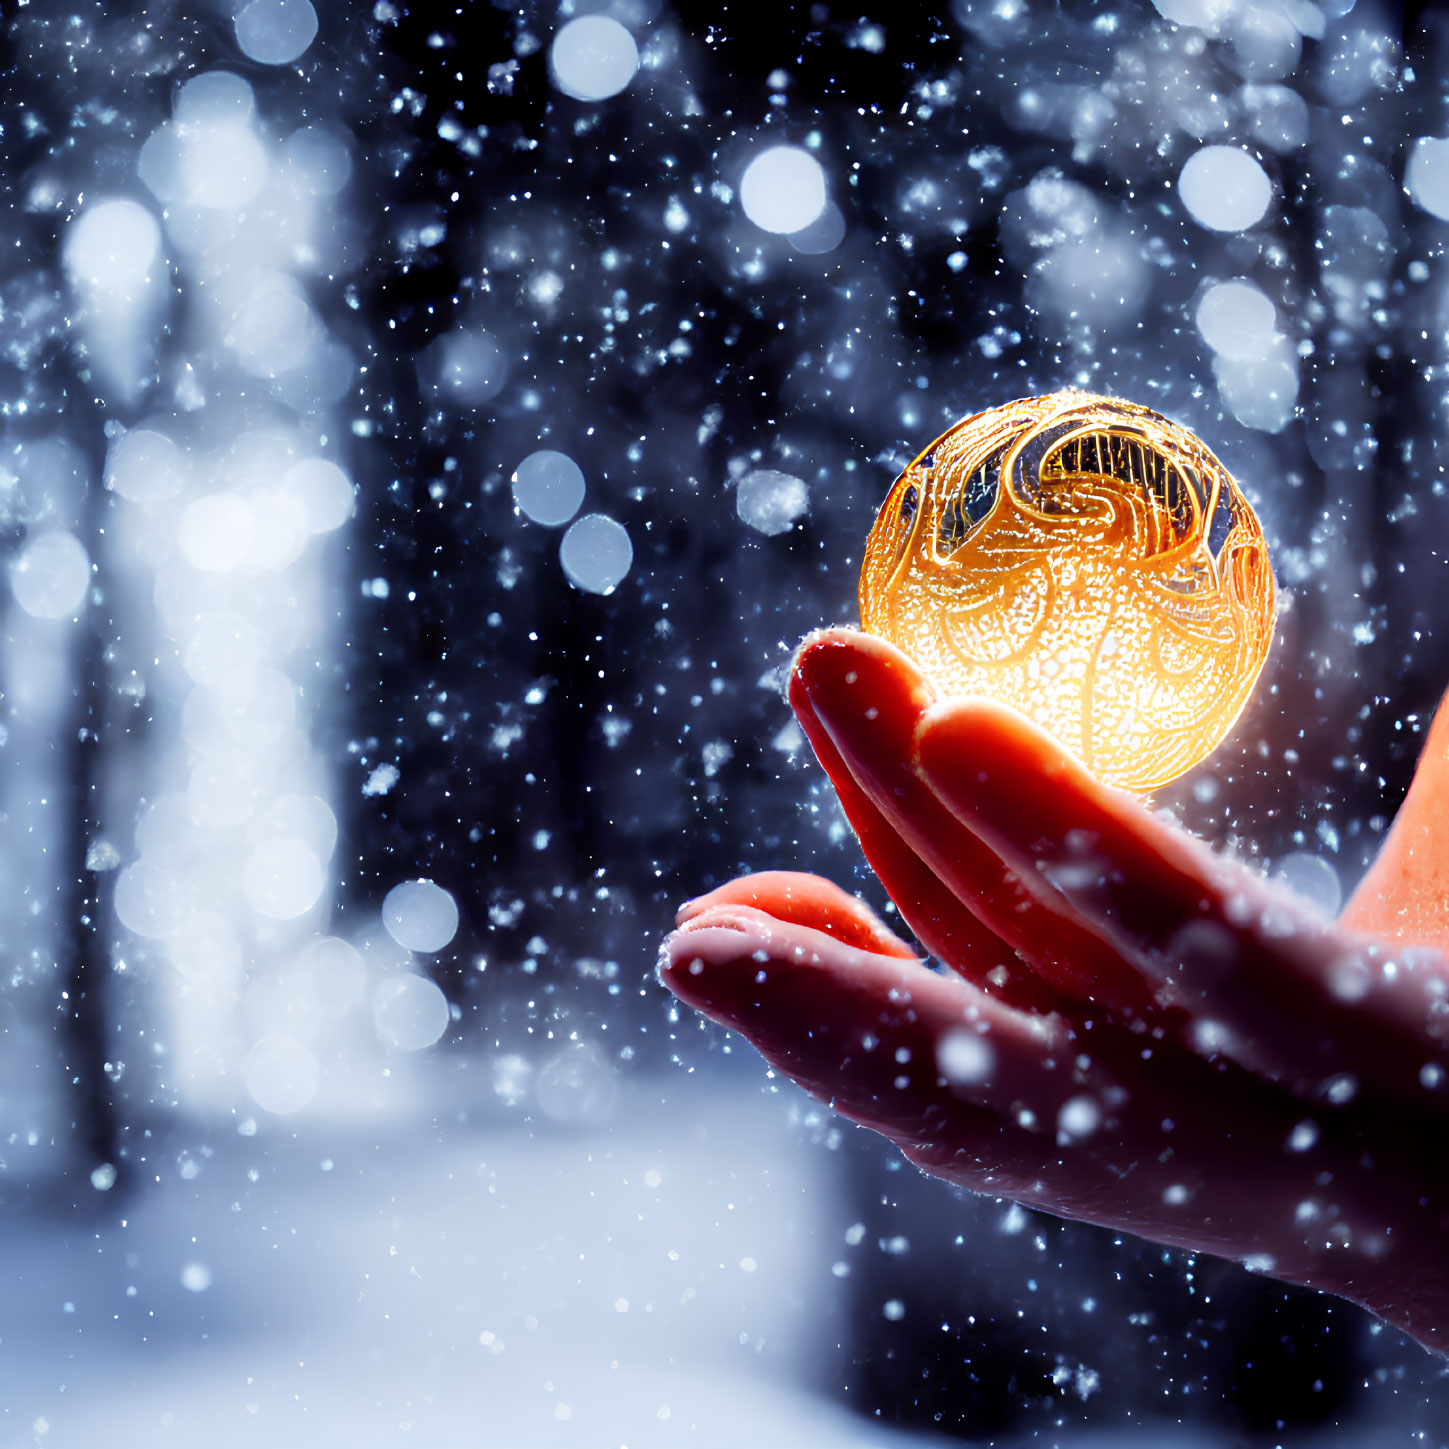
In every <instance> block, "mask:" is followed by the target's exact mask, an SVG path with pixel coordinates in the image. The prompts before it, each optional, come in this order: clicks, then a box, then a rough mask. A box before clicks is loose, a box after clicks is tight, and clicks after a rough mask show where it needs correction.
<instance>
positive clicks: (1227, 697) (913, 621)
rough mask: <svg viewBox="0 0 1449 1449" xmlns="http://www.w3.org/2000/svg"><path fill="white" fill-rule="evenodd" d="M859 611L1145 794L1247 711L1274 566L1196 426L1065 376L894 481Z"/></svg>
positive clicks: (1112, 780) (993, 413) (917, 655)
mask: <svg viewBox="0 0 1449 1449" xmlns="http://www.w3.org/2000/svg"><path fill="white" fill-rule="evenodd" d="M860 613H861V623H862V624H863V625H864V627H865V628H866V629H868V630H869V631H870V632H871V633H873V634H879V635H881V636H882V637H883V638H885V639H888V640H890V642H891V643H892V644H894V645H896V646H897V648H899V649H902V650H904V651H905V652H906V653H907V654H909V655H910V656H911V657H912V658H913V659H914V660H915V661H916V663H917V664H918V665H919V666H920V667H921V670H922V671H923V672H924V673H925V675H926V677H927V678H928V679H930V680H931V682H932V683H933V684H934V685H935V687H936V688H937V689H938V690H939V691H940V692H941V693H942V694H943V695H947V696H963V695H987V696H989V697H991V698H993V699H999V700H1002V701H1003V702H1005V703H1007V704H1010V705H1012V706H1013V707H1014V708H1016V709H1019V710H1020V711H1021V712H1022V713H1023V714H1025V715H1026V716H1028V718H1030V719H1032V720H1034V721H1035V722H1036V723H1037V724H1039V725H1040V726H1042V728H1044V729H1046V730H1048V731H1050V732H1051V733H1052V734H1053V735H1055V736H1056V737H1057V739H1059V740H1061V742H1062V743H1063V744H1065V745H1066V746H1067V747H1068V748H1069V749H1071V750H1073V751H1074V752H1075V753H1076V754H1078V755H1079V756H1080V757H1081V758H1082V759H1083V760H1084V761H1085V762H1086V764H1087V766H1088V767H1089V768H1090V769H1091V770H1092V771H1093V773H1094V774H1096V775H1097V776H1098V778H1099V779H1102V780H1105V781H1106V782H1107V783H1109V784H1113V785H1120V786H1122V787H1123V788H1124V789H1128V790H1137V791H1144V792H1145V791H1148V790H1152V789H1155V788H1156V787H1157V786H1159V785H1163V784H1166V783H1167V782H1168V781H1169V780H1175V779H1176V778H1177V777H1178V776H1179V775H1181V774H1183V773H1184V772H1185V771H1187V770H1189V769H1191V768H1192V767H1193V766H1194V765H1196V764H1197V763H1199V761H1201V760H1203V759H1205V758H1206V757H1207V756H1208V755H1209V754H1210V753H1211V752H1212V751H1213V750H1214V749H1215V748H1216V747H1217V746H1218V745H1219V744H1220V743H1221V742H1222V740H1223V737H1224V736H1225V735H1226V734H1227V732H1228V730H1229V729H1231V728H1232V726H1233V722H1234V721H1235V720H1236V719H1237V717H1238V715H1239V714H1240V713H1241V712H1242V709H1243V706H1244V705H1245V704H1246V703H1247V700H1248V696H1249V694H1250V693H1251V692H1252V688H1253V684H1254V682H1255V681H1256V680H1257V678H1258V674H1259V672H1260V671H1261V670H1262V668H1263V661H1264V660H1265V659H1266V658H1267V657H1268V646H1269V644H1270V643H1271V642H1272V638H1273V621H1274V611H1273V570H1272V567H1271V565H1270V563H1269V561H1268V549H1267V545H1266V544H1265V543H1264V541H1263V531H1262V529H1261V527H1260V526H1259V524H1258V519H1257V517H1256V515H1255V514H1254V513H1253V510H1252V508H1251V507H1250V506H1249V504H1248V501H1247V499H1245V498H1244V497H1243V495H1242V493H1241V491H1240V490H1239V488H1238V485H1237V484H1236V483H1235V482H1234V481H1233V478H1232V476H1231V475H1230V474H1229V473H1228V470H1227V469H1226V468H1224V467H1223V465H1222V464H1221V463H1220V462H1218V460H1217V459H1216V458H1215V457H1214V456H1213V455H1212V453H1211V452H1209V451H1208V449H1207V448H1206V447H1204V446H1203V444H1202V443H1201V442H1199V441H1198V439H1197V438H1196V437H1194V436H1193V435H1192V434H1191V433H1190V432H1188V431H1187V429H1186V428H1182V427H1179V426H1178V425H1177V424H1176V423H1173V422H1169V421H1168V420H1167V419H1166V418H1164V417H1162V416H1161V414H1159V413H1155V412H1152V411H1151V410H1150V409H1148V408H1144V407H1138V406H1137V405H1136V404H1135V403H1129V402H1122V401H1120V400H1118V399H1117V398H1107V397H1097V396H1095V395H1093V394H1092V393H1086V392H1076V391H1069V392H1058V393H1052V394H1050V395H1049V396H1046V397H1035V398H1023V399H1022V400H1020V401H1019V402H1013V403H1007V404H1006V405H1005V406H1004V407H999V408H992V409H991V410H990V411H989V412H984V413H978V414H977V415H976V416H975V417H971V418H967V419H966V420H965V421H964V422H960V423H957V424H956V426H955V427H953V428H951V429H950V430H949V431H948V432H945V433H943V434H942V435H941V436H940V437H939V438H937V439H936V441H935V442H934V443H932V444H931V445H930V447H928V448H927V449H926V450H925V451H924V452H923V453H921V454H920V456H919V457H917V458H916V459H915V460H914V462H912V463H911V464H910V466H909V467H908V468H907V469H906V470H905V472H904V473H902V474H901V476H900V477H899V478H897V479H896V481H895V483H894V485H893V486H892V488H891V491H890V493H889V494H888V495H887V496H886V500H885V502H884V504H882V505H881V510H880V514H879V515H878V517H877V518H876V521H875V527H874V528H872V529H871V532H870V538H869V539H868V540H867V542H866V546H865V561H864V563H863V564H862V566H861V571H860Z"/></svg>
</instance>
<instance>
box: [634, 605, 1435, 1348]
mask: <svg viewBox="0 0 1449 1449" xmlns="http://www.w3.org/2000/svg"><path fill="white" fill-rule="evenodd" d="M790 702H791V704H792V706H793V708H794V709H795V712H796V714H797V716H798V717H799V719H800V723H801V725H802V727H803V728H804V730H805V732H806V734H807V736H808V737H809V739H810V742H811V744H812V746H813V747H814V749H815V752H816V754H817V756H818V757H819V758H820V761H821V763H822V764H823V765H824V767H825V769H826V771H827V772H828V773H829V775H830V778H831V780H832V782H833V783H834V785H835V788H836V791H837V793H838V794H839V796H840V800H841V803H842V805H843V806H844V808H845V811H846V814H847V815H848V816H849V818H850V821H851V824H852V825H853V826H854V827H855V831H856V834H857V835H858V836H859V838H860V842H861V845H862V847H863V849H864V851H865V854H866V857H867V859H868V860H869V861H870V863H871V865H872V866H873V868H874V869H875V871H876V873H877V874H878V875H879V876H880V878H881V881H882V883H883V884H884V885H885V888H886V890H887V891H888V892H889V893H890V896H891V898H892V899H893V900H894V902H895V903H896V906H897V907H898V909H899V910H900V912H901V915H902V916H903V917H904V918H905V920H906V921H907V922H908V924H909V925H910V926H911V928H912V930H914V932H915V933H916V936H917V937H918V939H919V940H920V941H921V943H922V944H923V945H924V946H925V947H926V949H927V950H928V951H929V952H930V953H931V954H932V955H933V956H935V957H936V958H937V959H939V960H940V961H941V962H943V963H944V964H945V965H946V966H948V967H950V968H952V970H951V971H949V972H943V973H937V972H934V971H932V970H930V969H929V968H928V967H927V966H926V965H924V964H923V963H922V962H921V961H920V960H919V959H918V958H917V957H916V955H915V953H914V951H913V950H912V949H911V948H910V947H909V946H907V945H906V944H905V943H904V942H903V941H901V940H899V939H898V938H897V937H895V936H894V935H893V934H892V933H891V932H890V931H889V930H888V929H887V927H886V926H885V925H884V924H883V923H882V922H881V921H879V920H878V919H877V918H876V917H875V916H874V915H873V914H872V913H871V912H870V911H869V909H868V908H867V907H866V906H865V905H864V904H863V903H861V902H860V901H859V900H857V899H856V898H855V897H853V896H851V895H848V894H847V893H846V892H844V891H842V890H840V889H839V888H838V887H836V886H833V885H831V884H830V883H828V882H826V881H824V880H821V879H820V878H819V877H816V876H810V875H803V874H796V873H790V872H769V873H766V874H761V875H753V876H746V877H743V878H742V879H740V880H736V881H732V882H731V883H729V884H728V885H725V886H722V887H721V888H720V889H718V890H715V891H712V892H710V893H709V894H708V895H706V896H703V897H701V898H699V899H698V900H695V901H691V902H690V903H689V904H688V905H686V906H685V907H684V908H683V910H681V912H680V914H679V929H678V930H677V931H675V933H674V934H673V935H672V936H670V937H669V939H668V941H667V942H666V943H665V946H664V949H663V952H662V954H661V965H660V975H661V978H662V979H663V981H664V982H665V984H666V985H668V986H669V987H670V989H671V990H672V991H674V992H675V994H676V995H678V996H679V997H680V998H681V1000H683V1001H685V1002H687V1003H689V1004H690V1005H692V1006H694V1007H696V1008H698V1009H699V1010H700V1011H702V1012H704V1013H705V1014H706V1015H708V1016H711V1017H712V1018H714V1019H715V1020H716V1021H719V1022H721V1023H723V1024H724V1025H725V1026H728V1027H730V1028H731V1029H733V1030H735V1031H738V1032H740V1033H741V1034H742V1035H744V1036H746V1037H747V1038H748V1039H749V1040H750V1041H751V1042H753V1043H754V1045H755V1046H756V1047H757V1048H758V1049H759V1051H760V1052H761V1053H762V1054H763V1055H764V1056H765V1058H766V1059H767V1060H768V1061H769V1062H770V1063H771V1064H772V1065H773V1066H775V1067H776V1068H777V1069H778V1070H780V1071H782V1072H784V1073H785V1074H787V1075H788V1076H791V1077H793V1078H794V1079H795V1080H796V1081H798V1082H799V1083H800V1084H801V1085H802V1086H804V1087H805V1088H806V1090H808V1091H809V1092H811V1093H812V1094H814V1095H815V1096H817V1097H819V1098H822V1099H823V1100H826V1101H829V1102H830V1103H832V1105H834V1107H835V1108H836V1109H837V1110H838V1111H840V1112H842V1113H843V1114H844V1115H846V1116H847V1117H850V1118H852V1119H853V1120H855V1121H857V1122H860V1123H862V1124H864V1125H866V1126H868V1127H872V1128H874V1129H875V1130H877V1131H879V1132H881V1133H883V1134H884V1135H885V1136H887V1137H889V1138H890V1139H891V1140H892V1141H893V1142H895V1143H896V1144H897V1145H898V1146H899V1147H900V1148H901V1149H902V1150H903V1151H904V1152H905V1154H906V1155H907V1156H908V1157H909V1158H910V1159H911V1160H912V1161H913V1162H915V1163H917V1164H918V1165H919V1166H921V1167H922V1168H924V1169H925V1170H927V1171H928V1172H932V1173H935V1174H937V1175H938V1176H942V1177H946V1178H949V1179H950V1180H951V1181H953V1182H957V1183H960V1184H962V1185H963V1186H966V1187H969V1188H972V1189H974V1190H976V1191H980V1192H986V1193H991V1194H994V1195H998V1196H1002V1197H1009V1198H1013V1199H1015V1200H1017V1201H1020V1202H1023V1203H1026V1204H1028V1205H1030V1206H1032V1207H1037V1208H1042V1209H1045V1210H1046V1211H1049V1212H1053V1213H1058V1214H1060V1215H1062V1216H1065V1217H1071V1218H1079V1219H1082V1220H1085V1221H1088V1222H1093V1223H1098V1224H1101V1225H1103V1226H1106V1227H1110V1228H1112V1229H1115V1230H1120V1231H1126V1232H1131V1233H1135V1234H1138V1235H1140V1236H1142V1237H1145V1238H1150V1239H1152V1240H1154V1241H1156V1242H1161V1243H1166V1244H1170V1245H1172V1246H1175V1247H1180V1248H1185V1249H1189V1250H1192V1251H1202V1252H1210V1253H1216V1254H1220V1255H1222V1256H1224V1257H1227V1258H1232V1259H1236V1260H1238V1261H1240V1262H1243V1263H1245V1264H1247V1265H1248V1266H1249V1267H1252V1268H1255V1269H1257V1270H1258V1271H1262V1272H1266V1273H1270V1274H1272V1275H1273V1276H1275V1277H1278V1278H1281V1279H1284V1280H1286V1281H1288V1282H1294V1283H1302V1284H1307V1285H1310V1286H1313V1287H1317V1288H1321V1289H1325V1290H1327V1291H1329V1292H1332V1293H1337V1294H1340V1295H1342V1296H1343V1297H1346V1298H1349V1299H1352V1300H1353V1301H1355V1302H1358V1303H1360V1304H1363V1305H1364V1306H1365V1307H1367V1308H1368V1309H1370V1310H1371V1311H1372V1312H1374V1313H1376V1314H1378V1315H1379V1316H1380V1317H1381V1318H1383V1319H1385V1320H1386V1321H1387V1322H1389V1323H1392V1324H1393V1325H1395V1326H1396V1327H1398V1328H1401V1329H1403V1330H1404V1331H1405V1332H1408V1333H1410V1334H1412V1335H1413V1336H1414V1337H1416V1338H1417V1339H1419V1341H1420V1342H1422V1343H1424V1344H1425V1345H1427V1346H1429V1347H1432V1348H1435V1349H1437V1350H1438V1351H1440V1352H1449V1165H1446V1159H1445V1154H1444V1152H1443V1150H1442V1144H1444V1143H1445V1142H1446V1140H1449V1131H1446V1129H1449V1077H1446V1070H1445V1068H1446V1065H1449V969H1446V966H1445V962H1444V957H1443V955H1442V954H1441V953H1442V952H1443V951H1444V950H1445V947H1446V946H1449V840H1446V836H1449V823H1446V824H1445V825H1440V824H1439V823H1438V822H1439V821H1440V820H1444V821H1446V822H1449V813H1446V811H1449V718H1445V717H1442V716H1441V719H1440V720H1439V722H1438V723H1437V724H1436V727H1435V729H1434V730H1433V731H1431V734H1430V737H1429V741H1428V744H1427V746H1426V748H1425V751H1424V755H1423V758H1422V759H1421V761H1420V765H1419V770H1418V774H1417V775H1416V777H1415V782H1414V786H1413V789H1412V790H1411V792H1410V795H1409V798H1408V799H1407V800H1406V802H1405V805H1404V808H1403V809H1402V810H1401V812H1400V815H1399V818H1398V820H1397V821H1396V823H1395V827H1394V830H1393V832H1392V834H1391V836H1390V838H1389V840H1388V841H1387V842H1386V844H1385V847H1384V850H1383V851H1382V852H1381V854H1380V857H1379V860H1378V862H1377V863H1376V864H1375V867H1374V869H1373V871H1371V872H1370V874H1369V877H1368V878H1367V879H1366V880H1365V881H1364V883H1363V885H1362V886H1361V887H1360V889H1359V891H1358V892H1357V893H1356V895H1355V897H1354V899H1353V900H1352V901H1351V902H1350V904H1349V906H1348V908H1347V909H1346V910H1345V912H1344V913H1343V915H1342V916H1341V917H1340V919H1339V921H1338V922H1337V923H1331V922H1328V921H1326V920H1325V919H1323V918H1322V917H1321V916H1319V915H1318V914H1317V913H1316V912H1314V911H1313V910H1312V908H1311V907H1309V906H1308V905H1306V904H1305V903H1302V902H1299V901H1298V900H1296V899H1295V898H1294V897H1292V896H1291V895H1290V894H1288V893H1287V892H1285V891H1284V890H1282V889H1281V888H1278V887H1276V886H1274V885H1272V884H1270V883H1269V882H1267V881H1266V880H1264V879H1263V878H1262V877H1261V876H1260V875H1259V874H1258V873H1257V872H1255V871H1253V870H1252V869H1250V868H1248V867H1246V866H1245V865H1242V864H1240V863H1237V862H1234V861H1231V860H1226V859H1223V858H1220V857H1216V856H1214V855H1213V854H1212V853H1211V852H1210V851H1209V850H1207V848H1206V847H1204V846H1203V845H1202V844H1200V843H1199V842H1198V841H1196V840H1194V839H1193V838H1192V837H1190V836H1188V835H1187V834H1186V833H1185V832H1183V831H1181V830H1180V829H1177V828H1175V827H1173V826H1171V825H1169V824H1167V823H1165V822H1163V821H1162V820H1160V819H1159V818H1157V817H1156V816H1154V815H1153V814H1152V813H1151V812H1149V811H1148V810H1147V809H1145V808H1144V807H1143V806H1142V805H1141V804H1140V803H1139V802H1138V801H1137V800H1136V799H1134V798H1133V797H1131V796H1129V795H1126V794H1124V793H1122V792H1120V791H1117V790H1114V789H1112V788H1110V787H1107V786H1104V785H1102V784H1101V783H1100V782H1098V781H1097V780H1096V779H1094V778H1093V777H1092V776H1091V775H1090V774H1088V773H1087V771H1086V769H1085V768H1084V766H1082V765H1081V764H1080V763H1079V762H1078V761H1077V760H1076V759H1074V758H1073V757H1072V756H1070V755H1068V754H1067V753H1066V752H1065V751H1064V750H1063V749H1062V747H1061V746H1060V745H1059V744H1057V743H1056V741H1055V740H1053V739H1052V738H1050V737H1049V736H1047V735H1046V734H1044V733H1042V732H1041V731H1040V730H1038V729H1037V728H1036V727H1035V726H1034V725H1032V724H1031V723H1030V722H1029V721H1028V720H1027V719H1025V717H1023V716H1022V715H1020V714H1019V713H1017V712H1016V711H1014V710H1011V709H1009V708H1007V707H1005V706H1002V705H999V704H996V703H994V702H991V701H988V700H980V699H972V700H954V701H943V700H939V699H937V698H936V696H935V694H934V692H933V690H932V689H931V686H930V685H929V684H928V683H927V682H926V680H925V679H924V678H923V677H922V675H921V674H920V672H919V670H918V669H917V668H916V666H915V665H914V664H913V663H912V661H911V660H910V659H909V658H907V657H906V656H905V655H904V654H902V653H900V652H899V651H898V650H897V649H895V648H893V647H892V646H891V645H889V644H887V643H885V642H884V641H883V640H881V639H878V638H875V637H874V636H871V635H866V634H860V633H856V632H854V631H851V630H828V631H824V632H822V633H819V634H816V635H813V636H812V637H811V638H810V639H808V640H807V641H806V643H805V644H804V646H802V648H801V650H800V652H799V654H798V655H797V656H796V659H795V663H794V667H793V670H792V674H791V680H790ZM1368 932H1373V933H1374V934H1373V935H1370V934H1366V933H1368Z"/></svg>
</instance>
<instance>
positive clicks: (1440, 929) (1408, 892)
mask: <svg viewBox="0 0 1449 1449" xmlns="http://www.w3.org/2000/svg"><path fill="white" fill-rule="evenodd" d="M1446 704H1449V695H1446V697H1445V701H1444V702H1442V703H1441V704H1440V706H1439V711H1438V714H1437V715H1436V716H1435V718H1434V724H1433V727H1432V728H1431V729H1430V731H1429V738H1428V740H1427V741H1426V742H1425V744H1424V751H1423V754H1421V755H1420V757H1419V763H1418V767H1417V768H1416V769H1415V771H1414V779H1413V782H1412V783H1411V784H1410V786H1409V793H1408V795H1407V796H1406V797H1405V799H1404V803H1403V804H1402V805H1401V806H1400V807H1399V813H1398V814H1397V815H1396V816H1395V817H1394V824H1393V828H1392V829H1391V830H1390V831H1389V835H1388V839H1387V840H1385V841H1384V843H1383V845H1382V846H1381V847H1380V849H1379V853H1378V857H1377V858H1376V859H1375V861H1374V863H1373V866H1372V868H1371V869H1370V870H1369V873H1368V874H1367V875H1366V876H1365V877H1364V878H1363V880H1362V881H1360V882H1359V885H1358V889H1357V890H1355V891H1354V893H1353V896H1352V898H1351V899H1350V900H1349V903H1348V905H1347V906H1345V907H1344V910H1343V913H1342V914H1341V915H1340V916H1339V921H1340V923H1341V924H1342V925H1344V926H1347V927H1348V928H1349V929H1350V930H1353V931H1363V932H1366V933H1368V934H1371V935H1375V936H1380V937H1382V938H1384V939H1385V940H1391V941H1405V942H1409V943H1412V944H1415V945H1421V946H1432V947H1435V948H1437V949H1438V950H1439V951H1441V952H1445V953H1449V708H1446Z"/></svg>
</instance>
